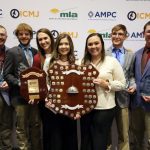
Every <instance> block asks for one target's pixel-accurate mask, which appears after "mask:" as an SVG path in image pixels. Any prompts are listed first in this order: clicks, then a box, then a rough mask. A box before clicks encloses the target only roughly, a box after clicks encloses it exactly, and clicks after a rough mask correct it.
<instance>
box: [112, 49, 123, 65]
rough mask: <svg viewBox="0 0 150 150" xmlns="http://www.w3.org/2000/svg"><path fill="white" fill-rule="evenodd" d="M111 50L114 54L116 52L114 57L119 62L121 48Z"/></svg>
mask: <svg viewBox="0 0 150 150" xmlns="http://www.w3.org/2000/svg"><path fill="white" fill-rule="evenodd" d="M113 51H114V52H115V54H116V59H117V60H118V61H119V62H120V52H121V50H120V49H116V48H114V50H113Z"/></svg>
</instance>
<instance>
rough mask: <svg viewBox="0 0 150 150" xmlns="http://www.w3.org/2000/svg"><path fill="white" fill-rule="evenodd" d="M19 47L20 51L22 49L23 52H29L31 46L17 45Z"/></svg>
mask: <svg viewBox="0 0 150 150" xmlns="http://www.w3.org/2000/svg"><path fill="white" fill-rule="evenodd" d="M19 47H20V48H21V49H23V50H27V49H28V50H31V46H30V45H28V46H26V47H25V46H23V45H22V44H19Z"/></svg>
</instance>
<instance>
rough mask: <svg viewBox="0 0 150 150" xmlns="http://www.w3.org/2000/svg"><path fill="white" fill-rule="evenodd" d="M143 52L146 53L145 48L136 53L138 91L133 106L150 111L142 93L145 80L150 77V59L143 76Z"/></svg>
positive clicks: (149, 104)
mask: <svg viewBox="0 0 150 150" xmlns="http://www.w3.org/2000/svg"><path fill="white" fill-rule="evenodd" d="M143 51H144V47H143V48H141V49H140V50H138V51H137V52H136V53H135V81H136V87H137V89H136V90H137V91H136V94H135V97H134V101H133V103H132V106H133V107H138V106H140V107H143V108H144V109H145V110H147V111H150V103H149V102H145V101H144V100H143V98H142V96H141V91H142V88H143V83H144V81H145V78H146V77H147V76H150V59H149V60H148V62H147V64H146V66H145V69H144V72H143V74H142V73H141V59H142V54H143Z"/></svg>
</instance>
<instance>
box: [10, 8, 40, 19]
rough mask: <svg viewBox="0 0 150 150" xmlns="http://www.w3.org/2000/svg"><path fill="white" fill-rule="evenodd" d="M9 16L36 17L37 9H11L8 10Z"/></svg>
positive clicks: (37, 14) (37, 15)
mask: <svg viewBox="0 0 150 150" xmlns="http://www.w3.org/2000/svg"><path fill="white" fill-rule="evenodd" d="M10 16H11V17H12V18H14V19H16V18H19V17H29V18H31V17H32V18H38V17H39V11H34V10H18V9H12V10H11V11H10Z"/></svg>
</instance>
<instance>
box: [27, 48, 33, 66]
mask: <svg viewBox="0 0 150 150" xmlns="http://www.w3.org/2000/svg"><path fill="white" fill-rule="evenodd" d="M26 58H27V61H28V64H29V66H30V67H31V66H32V56H31V53H30V50H29V49H26Z"/></svg>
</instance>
